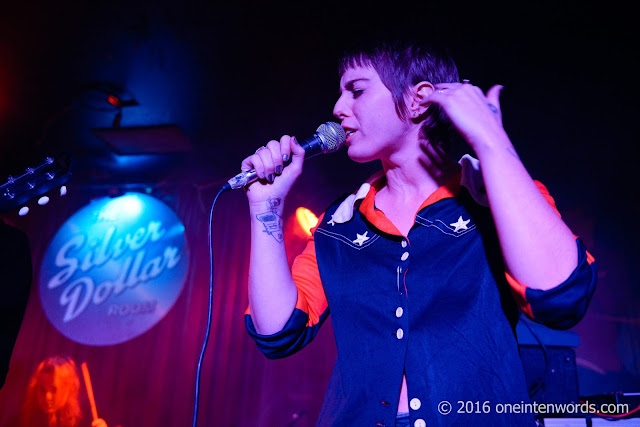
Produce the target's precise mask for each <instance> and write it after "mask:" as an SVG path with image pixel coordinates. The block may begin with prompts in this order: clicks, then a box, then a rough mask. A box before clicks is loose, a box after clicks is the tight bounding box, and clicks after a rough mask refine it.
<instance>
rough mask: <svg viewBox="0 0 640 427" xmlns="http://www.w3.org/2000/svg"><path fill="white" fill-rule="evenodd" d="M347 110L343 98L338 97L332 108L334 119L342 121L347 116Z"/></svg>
mask: <svg viewBox="0 0 640 427" xmlns="http://www.w3.org/2000/svg"><path fill="white" fill-rule="evenodd" d="M347 113H348V110H347V105H346V101H345V99H344V96H340V98H338V100H337V101H336V104H335V105H334V106H333V115H334V117H335V118H337V119H340V120H342V119H343V118H345V117H347V116H348V114H347Z"/></svg>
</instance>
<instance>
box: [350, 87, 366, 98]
mask: <svg viewBox="0 0 640 427" xmlns="http://www.w3.org/2000/svg"><path fill="white" fill-rule="evenodd" d="M362 92H364V90H363V89H354V90H352V91H351V93H352V94H353V97H354V98H357V97H359V96H360V95H362Z"/></svg>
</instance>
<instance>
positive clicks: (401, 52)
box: [338, 42, 460, 150]
mask: <svg viewBox="0 0 640 427" xmlns="http://www.w3.org/2000/svg"><path fill="white" fill-rule="evenodd" d="M355 67H372V68H373V69H374V70H376V72H377V73H378V75H379V76H380V80H381V81H382V83H383V84H384V85H385V86H386V87H387V89H389V91H390V92H391V94H392V96H393V100H394V103H395V106H396V112H397V113H398V117H400V118H401V119H403V120H404V119H406V118H407V117H408V116H409V109H408V108H407V104H406V102H405V101H406V99H407V98H408V97H409V95H410V91H411V88H412V87H413V86H414V85H416V84H418V83H420V82H422V81H427V82H430V83H432V84H434V85H435V84H437V83H452V82H459V81H460V77H459V75H458V68H457V67H456V64H455V63H454V62H453V59H452V58H451V57H450V56H449V54H448V53H446V52H443V51H441V50H439V49H436V48H434V47H425V46H421V45H418V44H414V43H408V42H393V43H388V42H379V43H376V44H374V45H371V46H360V47H356V48H354V49H351V50H349V51H347V53H346V54H345V55H344V56H343V57H342V59H341V60H340V64H339V69H338V72H339V75H340V77H342V75H343V74H344V73H345V71H347V70H348V69H350V68H355ZM423 119H424V121H423V126H422V137H423V138H425V139H427V140H428V141H429V142H430V143H432V144H434V143H435V144H438V145H441V146H442V147H443V148H444V149H445V150H448V149H449V147H450V145H451V134H452V132H451V122H450V121H449V119H448V118H447V116H446V115H445V114H444V112H443V111H442V109H441V108H440V107H439V106H438V105H435V104H432V105H430V106H429V108H428V109H427V111H426V113H425V114H424V117H423Z"/></svg>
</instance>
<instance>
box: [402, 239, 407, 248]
mask: <svg viewBox="0 0 640 427" xmlns="http://www.w3.org/2000/svg"><path fill="white" fill-rule="evenodd" d="M402 247H403V248H406V247H407V241H406V240H403V241H402Z"/></svg>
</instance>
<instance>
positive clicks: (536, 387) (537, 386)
mask: <svg viewBox="0 0 640 427" xmlns="http://www.w3.org/2000/svg"><path fill="white" fill-rule="evenodd" d="M520 318H521V321H522V324H523V325H524V326H526V328H527V329H529V332H531V335H533V337H534V338H535V339H536V341H538V344H539V345H540V348H541V349H542V354H543V356H544V372H543V373H542V376H541V377H540V378H539V379H538V380H537V381H536V382H535V383H533V384H532V385H531V387H529V397H530V398H533V396H534V395H535V394H536V393H537V392H539V391H540V390H541V389H542V390H543V391H544V390H545V388H546V387H545V385H546V384H545V382H546V379H547V376H548V375H549V368H550V366H551V365H550V364H549V354H548V353H547V347H546V346H545V345H544V343H543V342H542V340H541V339H540V337H538V335H536V333H535V332H533V329H532V328H531V326H530V325H529V323H528V320H527V319H525V318H524V316H522V315H521V316H520Z"/></svg>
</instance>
